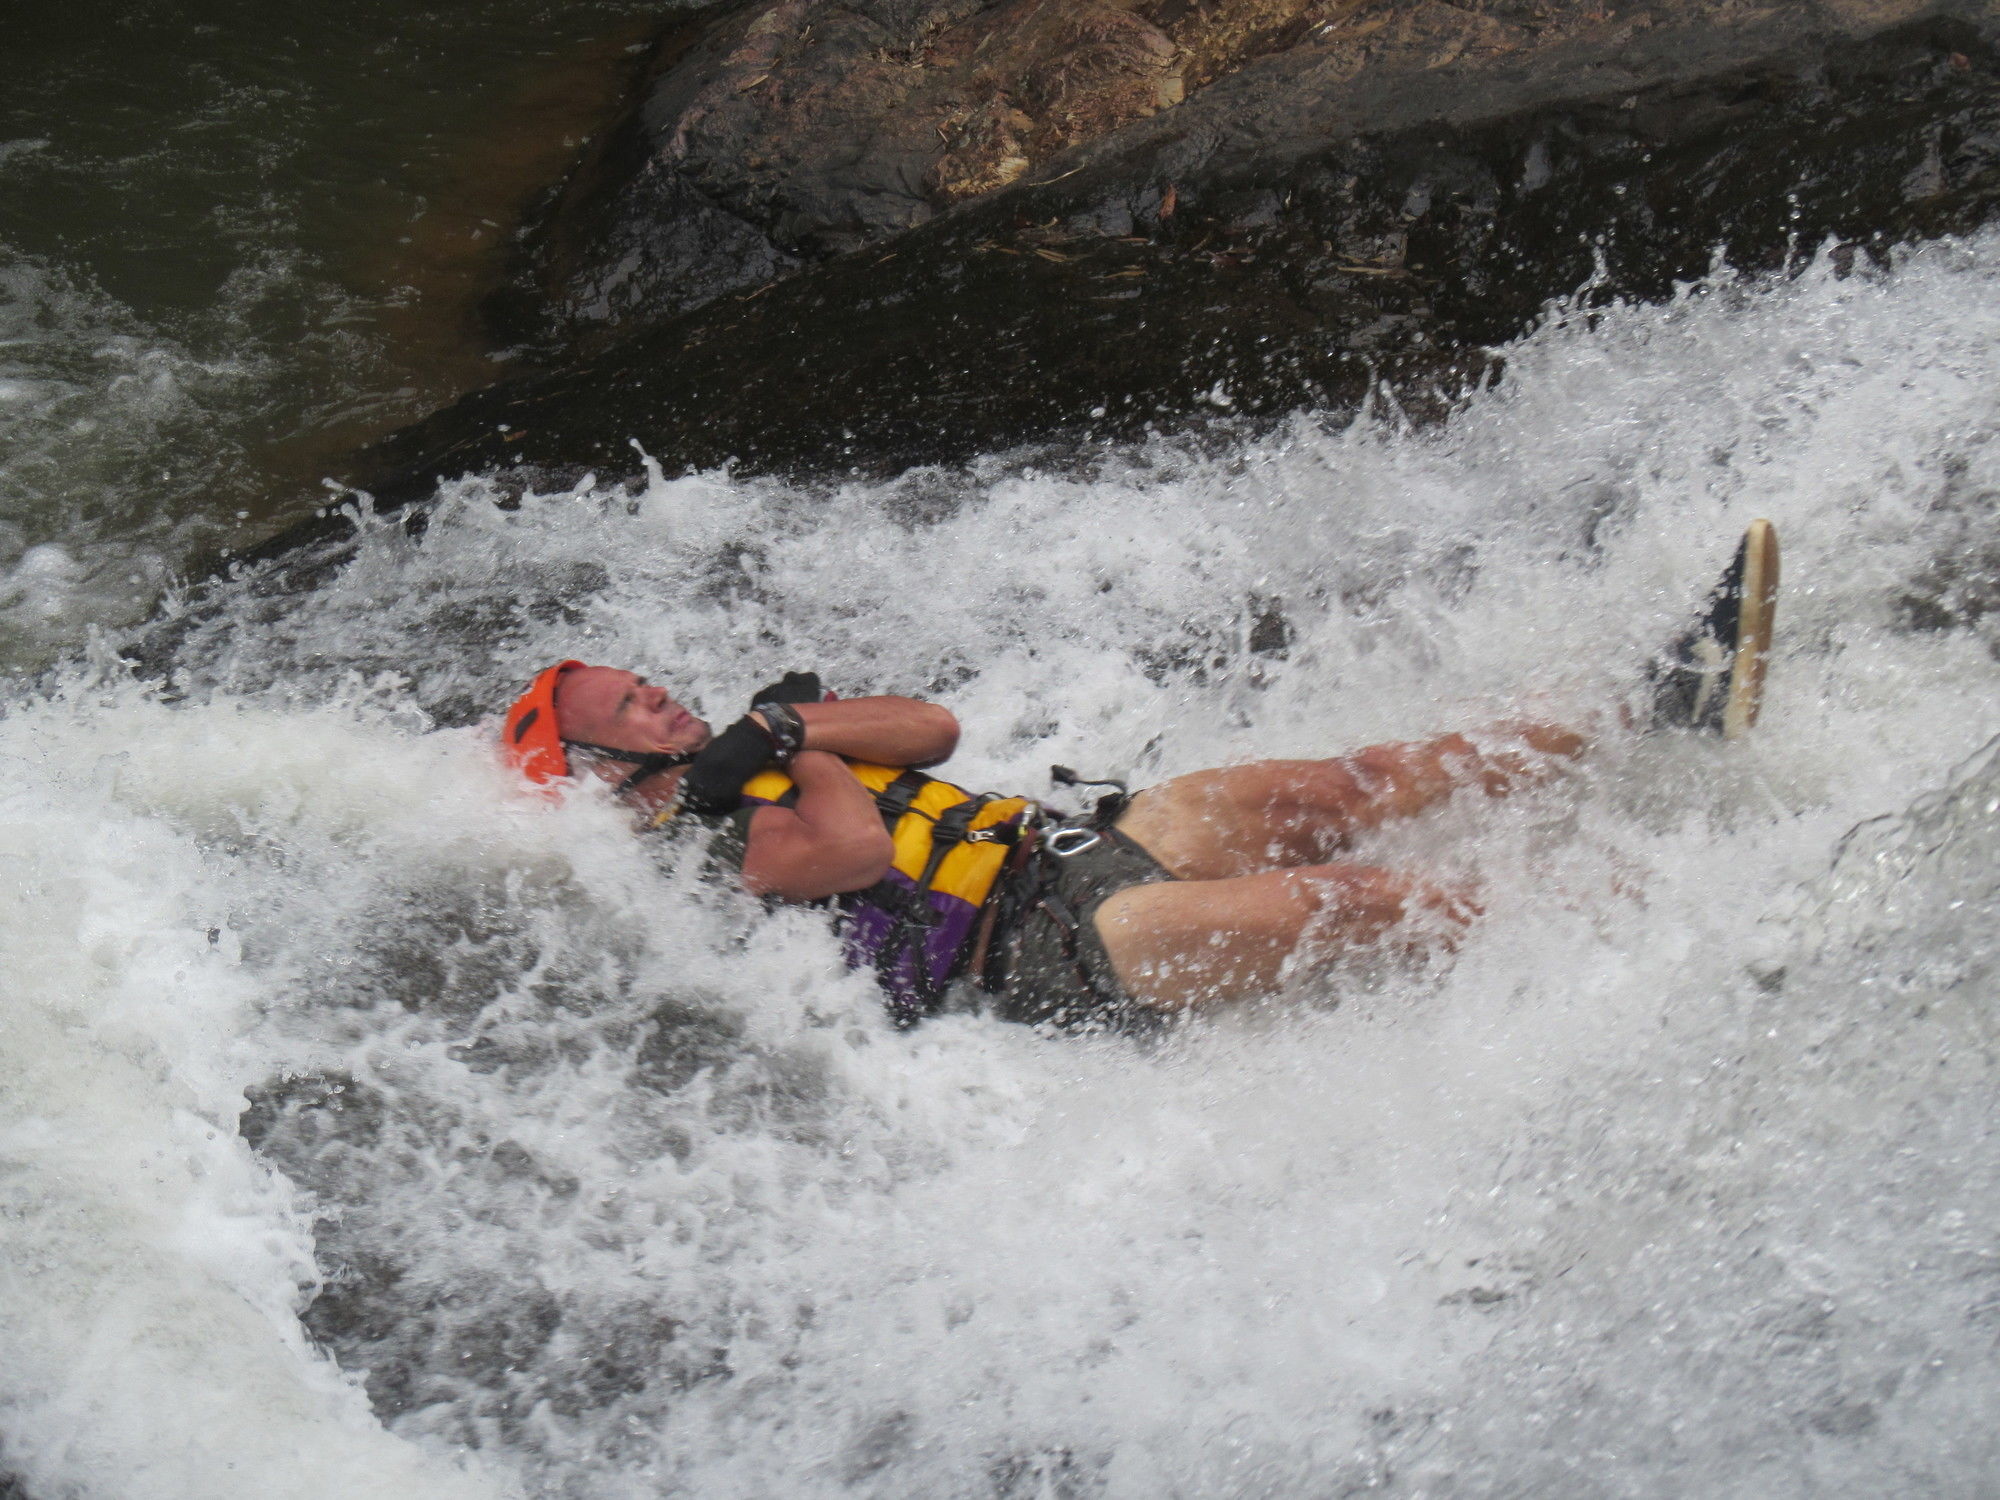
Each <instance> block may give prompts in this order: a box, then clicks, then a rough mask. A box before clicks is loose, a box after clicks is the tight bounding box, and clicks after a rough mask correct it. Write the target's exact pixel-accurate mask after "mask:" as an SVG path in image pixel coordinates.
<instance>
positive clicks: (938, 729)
mask: <svg viewBox="0 0 2000 1500" xmlns="http://www.w3.org/2000/svg"><path fill="white" fill-rule="evenodd" d="M796 707H797V710H798V715H799V718H800V719H801V720H802V721H803V722H804V724H805V726H806V749H808V750H826V751H830V752H831V753H832V754H834V755H844V756H846V757H847V758H848V759H849V760H872V761H876V762H878V763H880V764H882V765H885V766H932V765H936V764H937V763H938V762H939V761H941V760H943V759H945V758H946V757H947V756H949V755H950V754H951V752H952V751H954V750H956V749H957V748H958V719H957V717H956V716H955V715H954V714H953V713H952V711H951V710H950V709H948V708H941V707H939V706H938V705H937V704H935V703H925V702H923V701H921V700H920V699H916V698H897V697H881V698H841V699H837V700H835V701H834V702H831V703H801V704H798V705H796Z"/></svg>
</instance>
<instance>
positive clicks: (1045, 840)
mask: <svg viewBox="0 0 2000 1500" xmlns="http://www.w3.org/2000/svg"><path fill="white" fill-rule="evenodd" d="M1103 842H1104V835H1103V834H1101V833H1099V832H1098V831H1097V830H1096V829H1095V828H1052V829H1050V830H1049V831H1048V832H1047V833H1046V834H1045V835H1043V837H1042V847H1043V848H1044V849H1047V850H1048V851H1049V853H1051V854H1053V855H1054V856H1055V857H1056V858H1057V859H1068V858H1070V857H1071V856H1072V855H1076V854H1081V853H1083V851H1084V850H1086V849H1095V848H1096V847H1097V846H1098V845H1099V844H1101V843H1103Z"/></svg>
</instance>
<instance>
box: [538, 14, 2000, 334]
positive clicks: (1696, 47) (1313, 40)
mask: <svg viewBox="0 0 2000 1500" xmlns="http://www.w3.org/2000/svg"><path fill="white" fill-rule="evenodd" d="M1947 10H1949V11H1955V12H1959V13H1963V14H1965V15H1967V16H1972V17H1975V18H1978V19H1982V20H1990V19H1991V18H1992V15H1993V13H1994V7H1993V4H1992V0H1963V3H1961V4H1958V5H1956V6H1942V5H1939V4H1937V3H1935V0H1808V3H1795V4H1790V5H1784V6H1757V5H1746V4H1743V3H1742V0H1462V3H1459V4H1446V3H1442V0H860V3H838V4H837V3H833V0H754V3H750V4H745V5H738V6H734V7H727V8H723V9H720V10H711V11H707V12H703V13H701V14H700V15H699V16H698V17H696V18H693V19H691V20H689V21H687V22H685V23H683V24H682V25H680V26H678V27H676V28H675V29H674V30H673V31H672V32H671V33H670V34H669V36H668V37H667V38H666V39H665V41H663V43H662V46H661V48H660V50H659V53H658V56H657V58H656V61H655V66H654V69H653V72H652V77H651V81H650V82H649V83H648V84H647V86H646V88H645V90H644V92H643V96H642V98H641V99H640V100H639V101H638V103H637V105H636V107H635V108H634V110H633V112H632V114H631V116H630V118H629V119H628V120H627V121H626V122H625V123H624V125H623V126H622V127H621V129H620V130H619V131H618V132H617V134H616V137H615V139H614V142H613V144H612V145H611V146H609V147H608V148H607V149H606V150H605V151H604V152H603V153H601V154H600V155H599V156H597V157H595V158H593V159H592V160H591V161H589V162H587V163H586V164H584V166H583V167H582V168H581V169H580V170H579V171H578V173H577V174H576V175H575V176H574V178H573V179H572V181H571V182H570V184H569V185H568V187H567V188H566V190H565V192H564V194H563V195H562V197H561V198H560V200H559V201H558V202H557V203H556V204H555V205H554V207H553V208H552V209H551V211H550V212H549V213H548V214H547V215H546V216H545V218H544V220H543V222H542V224H541V226H540V228H539V230H538V231H537V232H536V234H535V235H534V236H533V237H532V238H533V243H534V250H533V254H532V257H531V264H530V266H529V267H528V269H527V270H526V272H525V273H524V285H523V288H522V290H521V292H520V294H519V295H517V297H516V298H515V299H514V300H513V302H512V305H511V321H512V322H513V323H514V325H515V326H516V327H517V329H518V330H520V331H524V332H532V333H539V335H540V336H542V337H543V338H545V339H553V340H557V341H567V340H571V339H574V338H576V337H578V336H579V335H586V334H592V333H598V334H608V333H615V332H617V331H621V330H629V329H632V328H635V327H638V326H643V325H645V324H648V323H655V322H659V321H661V320H664V319H666V318H671V317H674V316H678V315H679V314H681V313H683V312H686V311H688V310H690V309H692V308H694V307H698V306H700V305H701V304H703V303H704V302H706V301H708V300H710V299H712V298H714V297H716V296H719V295H722V294H724V293H726V292H730V291H740V290H743V289H746V288H750V287H754V286H758V285H763V284H765V283H767V282H769V281H771V280H773V279H775V278H778V277H781V276H785V275H789V274H791V273H793V272H795V271H797V270H798V269H799V268H800V267H801V266H803V265H806V264H809V263H812V262H814V261H817V260H822V259H825V258H826V257H828V256H832V255H838V254H843V253H848V252H852V251H855V250H859V249H862V248H865V247H868V246H871V245H875V244H880V243H885V242H887V241H890V240H893V239H894V238H896V237H897V236H900V235H902V234H903V233H905V232H906V231H908V230H909V229H911V228H913V227H915V226H917V225H920V224H924V223H927V222H930V221H931V220H933V219H935V218H936V217H938V216H939V215H941V214H943V215H948V214H950V213H951V212H952V211H954V210H958V209H961V208H963V207H964V206H966V205H969V204H975V203H985V202H991V201H994V200H996V199H1005V198H1008V197H1010V196H1012V197H1015V198H1018V199H1021V200H1022V202H1021V211H1024V212H1025V211H1028V206H1027V205H1028V202H1029V201H1030V200H1031V199H1032V197H1033V194H1034V190H1035V189H1036V188H1037V187H1038V186H1039V185H1042V184H1047V183H1051V182H1056V181H1061V180H1063V179H1065V178H1068V177H1071V176H1079V177H1082V178H1083V179H1084V185H1085V186H1087V187H1088V188H1089V189H1090V192H1089V194H1088V195H1087V196H1089V197H1090V198H1092V199H1094V200H1097V201H1095V202H1093V204H1092V205H1091V206H1090V207H1089V208H1086V209H1085V210H1084V214H1085V218H1084V221H1083V222H1084V223H1085V224H1087V225H1088V226H1090V227H1092V228H1094V229H1095V230H1096V232H1098V233H1101V234H1104V235H1107V236H1112V237H1115V236H1117V235H1120V234H1124V233H1129V232H1130V229H1131V226H1132V224H1133V223H1135V222H1136V223H1140V224H1142V225H1147V226H1150V225H1151V224H1152V223H1154V222H1156V221H1157V219H1158V217H1159V213H1158V209H1159V205H1160V203H1161V202H1162V201H1163V199H1164V195H1165V194H1166V193H1167V191H1168V190H1169V188H1170V187H1171V188H1172V189H1173V190H1174V191H1175V193H1176V195H1177V196H1179V197H1184V196H1186V195H1187V194H1189V193H1190V192H1193V193H1201V192H1204V191H1207V190H1210V189H1212V188H1214V187H1216V186H1217V185H1219V184H1222V183H1227V182H1241V181H1245V180H1252V181H1262V182H1264V183H1266V184H1268V183H1270V182H1272V181H1273V180H1275V179H1276V178H1277V177H1279V176H1281V175H1283V174H1285V173H1287V172H1289V171H1290V170H1291V169H1292V168H1293V167H1295V166H1296V164H1297V163H1298V162H1299V161H1300V160H1301V159H1302V158H1303V157H1305V156H1307V155H1310V154H1314V153H1317V152H1322V151H1325V150H1327V149H1328V148H1330V147H1333V146H1336V145H1338V144H1339V143H1340V142H1342V141H1346V140H1352V139H1355V138H1356V137H1358V136H1361V135H1364V134H1365V135H1370V136H1376V137H1380V136H1383V135H1387V134H1392V133H1394V132H1397V131H1400V130H1404V129H1408V128H1411V127H1414V126H1419V125H1421V124H1423V123H1425V122H1429V121H1435V122H1440V123H1444V124H1462V123H1465V122H1468V121H1470V120H1473V119H1476V118H1482V117H1493V116H1498V115H1504V114H1511V113H1517V112H1520V111H1522V110H1526V109H1532V108H1536V107H1539V106H1543V105H1547V104H1549V103H1551V102H1553V101H1571V102H1579V101H1582V100H1586V99H1591V98H1600V99H1601V98H1605V97H1608V96H1611V95H1613V94H1616V93H1619V92H1621V91H1622V92H1624V93H1627V94H1630V93H1634V92H1638V91H1645V90H1650V89H1654V88H1656V87H1658V86H1660V85H1665V84H1674V83H1677V82H1685V81H1687V80H1690V79H1695V78H1699V77H1703V76H1712V75H1715V74H1717V73H1720V72H1723V71H1726V70H1729V69H1732V68H1739V67H1742V66H1744V65H1746V64H1749V63H1752V62H1755V61H1758V60H1762V59H1766V58H1772V57H1779V58H1782V57H1784V56H1787V55H1794V56H1798V55H1807V54H1810V53H1812V52H1813V51H1815V50H1816V49H1817V48H1819V47H1820V46H1822V45H1825V44H1827V43H1829V42H1838V41H1841V40H1852V39H1855V38H1858V37H1861V36H1864V35H1872V34H1879V33H1880V32H1882V31H1884V30H1886V29H1888V28H1891V27H1893V26H1896V25H1901V24H1906V23H1909V22H1911V21H1913V20H1916V19H1919V18H1920V17H1923V16H1926V15H1931V14H1935V13H1942V12H1944V11H1947ZM1169 212H1171V209H1169Z"/></svg>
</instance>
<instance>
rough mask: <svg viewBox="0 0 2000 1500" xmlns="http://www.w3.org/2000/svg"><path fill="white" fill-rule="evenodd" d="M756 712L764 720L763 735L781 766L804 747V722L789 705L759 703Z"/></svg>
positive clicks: (787, 763)
mask: <svg viewBox="0 0 2000 1500" xmlns="http://www.w3.org/2000/svg"><path fill="white" fill-rule="evenodd" d="M757 712H758V713H759V714H761V715H763V718H764V733H765V735H766V736H767V737H768V738H769V739H770V741H771V751H772V754H773V755H775V756H776V757H777V761H778V764H779V765H781V766H787V765H790V764H791V762H792V757H793V756H794V755H797V754H798V753H799V752H800V751H801V750H803V749H805V747H806V721H805V720H804V719H803V718H801V717H800V716H799V711H798V710H797V709H796V708H793V707H792V705H791V704H789V703H760V704H758V705H757Z"/></svg>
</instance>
